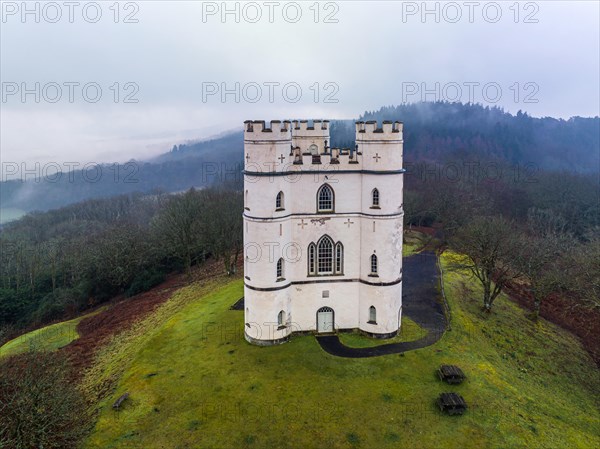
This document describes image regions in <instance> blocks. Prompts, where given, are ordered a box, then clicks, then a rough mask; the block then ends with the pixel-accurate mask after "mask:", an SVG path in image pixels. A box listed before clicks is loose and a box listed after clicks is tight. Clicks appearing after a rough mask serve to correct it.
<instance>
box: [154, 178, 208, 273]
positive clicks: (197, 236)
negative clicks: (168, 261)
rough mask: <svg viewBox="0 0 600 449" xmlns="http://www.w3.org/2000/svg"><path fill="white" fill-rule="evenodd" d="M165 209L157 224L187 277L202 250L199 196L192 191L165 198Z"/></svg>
mask: <svg viewBox="0 0 600 449" xmlns="http://www.w3.org/2000/svg"><path fill="white" fill-rule="evenodd" d="M163 201H165V205H164V207H163V208H162V210H161V211H160V213H159V215H158V217H157V218H156V221H155V223H154V225H155V229H156V231H157V232H158V235H159V237H160V238H161V240H162V241H163V243H164V244H165V245H166V246H167V248H168V249H169V250H170V251H171V252H172V253H173V254H174V255H175V256H176V257H178V258H179V259H181V260H182V261H183V264H184V266H185V270H186V272H187V274H188V276H191V267H192V262H193V261H194V259H195V256H196V254H197V253H198V251H199V249H200V246H201V221H200V219H201V209H202V204H201V201H200V196H199V194H198V192H196V191H195V190H194V189H193V188H192V189H190V190H188V191H187V192H185V193H183V194H180V195H173V196H171V197H168V198H165V199H164V200H163Z"/></svg>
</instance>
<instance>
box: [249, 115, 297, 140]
mask: <svg viewBox="0 0 600 449" xmlns="http://www.w3.org/2000/svg"><path fill="white" fill-rule="evenodd" d="M244 139H245V140H291V139H292V124H291V122H290V121H289V120H284V121H281V120H271V122H270V124H269V126H267V124H266V123H265V121H264V120H246V121H245V122H244Z"/></svg>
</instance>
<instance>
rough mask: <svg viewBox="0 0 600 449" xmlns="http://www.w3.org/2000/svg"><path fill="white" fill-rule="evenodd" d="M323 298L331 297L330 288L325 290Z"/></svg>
mask: <svg viewBox="0 0 600 449" xmlns="http://www.w3.org/2000/svg"><path fill="white" fill-rule="evenodd" d="M323 298H329V290H323Z"/></svg>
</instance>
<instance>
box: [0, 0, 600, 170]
mask: <svg viewBox="0 0 600 449" xmlns="http://www.w3.org/2000/svg"><path fill="white" fill-rule="evenodd" d="M475 3H476V4H472V5H471V4H470V3H469V2H450V3H448V2H428V3H427V5H426V7H427V9H428V10H429V11H430V12H429V13H428V14H426V15H425V16H423V15H422V13H423V3H422V2H420V1H419V2H393V1H382V2H372V1H369V2H366V1H365V2H362V1H352V2H320V3H319V4H318V8H316V7H315V6H314V2H298V3H293V2H273V4H272V5H271V4H270V3H269V2H254V3H251V4H249V5H248V4H245V3H243V2H242V3H237V2H231V3H228V8H229V9H230V10H231V11H230V12H229V13H228V14H226V15H225V16H224V17H223V16H222V14H221V13H222V12H223V11H222V3H221V2H193V1H180V2H161V1H144V2H129V3H127V2H122V3H120V5H119V8H115V7H114V6H112V5H113V4H114V2H113V1H109V2H98V3H90V2H79V4H78V5H74V6H69V5H68V4H64V3H63V2H56V3H53V4H45V3H43V2H41V3H38V2H29V3H27V8H29V9H30V10H31V11H33V12H29V13H27V14H25V15H24V16H23V8H22V4H21V2H20V1H18V2H4V1H3V2H2V22H1V23H0V25H1V27H2V28H1V69H0V75H1V79H2V103H1V108H2V110H1V118H0V122H1V132H0V136H1V142H0V143H1V158H2V162H3V168H4V167H5V164H6V163H7V162H17V163H22V162H24V163H26V164H32V163H34V162H35V161H39V162H41V163H42V164H44V163H48V162H55V163H58V164H59V165H63V164H64V163H68V162H75V161H78V162H90V161H93V162H108V161H125V160H128V159H130V158H137V159H144V158H148V157H151V156H153V155H156V154H159V153H162V152H164V151H166V150H168V149H170V148H171V147H172V145H173V144H174V143H181V142H185V141H186V140H188V139H200V138H206V137H208V136H210V135H214V134H215V133H219V132H222V131H225V130H230V129H236V128H237V129H241V124H242V122H243V121H244V120H245V119H266V120H269V119H285V118H355V117H357V116H358V115H359V114H361V113H362V112H364V111H365V110H373V109H378V108H379V107H380V106H383V105H391V104H400V103H402V102H403V101H409V102H413V101H419V100H422V99H423V100H436V99H437V100H443V99H447V100H462V101H463V102H467V101H470V100H472V101H475V102H479V103H483V104H486V105H498V106H501V107H503V108H505V109H506V110H508V111H510V112H516V111H518V110H519V109H522V110H524V111H527V112H529V113H530V114H531V115H533V116H554V117H563V118H568V117H570V116H574V115H580V116H596V115H598V114H599V111H598V108H599V104H600V94H599V81H598V80H599V78H600V71H599V55H600V48H599V42H600V35H599V28H600V24H599V16H600V11H599V2H597V1H581V2H574V1H569V2H566V1H565V2H561V1H552V2H549V1H548V2H547V1H539V2H520V3H518V4H517V5H518V7H515V6H514V2H498V3H494V2H475ZM71 8H72V9H71ZM236 8H238V11H239V14H237V13H236V12H235V10H236ZM36 9H37V10H38V11H39V14H38V13H37V12H36ZM98 14H101V16H98ZM259 14H260V16H259ZM270 16H271V17H270ZM115 21H116V22H117V23H115ZM36 83H39V84H36ZM236 83H239V84H236ZM436 83H437V84H436ZM84 86H86V87H85V89H84ZM223 88H225V89H226V90H227V92H226V95H225V96H224V98H223V97H222V95H221V94H222V93H223V92H222V91H223ZM257 88H260V94H261V95H262V96H260V97H258V95H259V91H258V89H257ZM298 88H300V89H301V92H300V91H299V90H298ZM59 89H60V92H59ZM98 89H100V90H101V94H99V91H98ZM459 89H460V90H459ZM24 90H28V92H29V93H26V94H25V95H24V96H23V95H22V94H23V91H24ZM425 91H426V92H425ZM59 93H60V95H61V96H60V98H59V97H58V95H59ZM36 96H39V98H36ZM236 96H237V98H236ZM69 97H72V98H69ZM270 97H271V98H270ZM36 100H39V102H36ZM397 119H400V120H402V119H404V118H403V117H397ZM28 166H29V165H28ZM3 171H4V170H3Z"/></svg>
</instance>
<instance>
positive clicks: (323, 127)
mask: <svg viewBox="0 0 600 449" xmlns="http://www.w3.org/2000/svg"><path fill="white" fill-rule="evenodd" d="M292 135H293V136H294V137H317V138H321V139H328V138H329V120H312V124H311V123H309V121H308V120H294V121H292Z"/></svg>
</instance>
